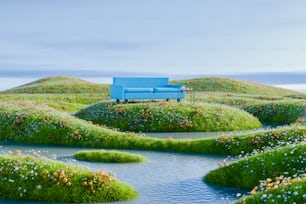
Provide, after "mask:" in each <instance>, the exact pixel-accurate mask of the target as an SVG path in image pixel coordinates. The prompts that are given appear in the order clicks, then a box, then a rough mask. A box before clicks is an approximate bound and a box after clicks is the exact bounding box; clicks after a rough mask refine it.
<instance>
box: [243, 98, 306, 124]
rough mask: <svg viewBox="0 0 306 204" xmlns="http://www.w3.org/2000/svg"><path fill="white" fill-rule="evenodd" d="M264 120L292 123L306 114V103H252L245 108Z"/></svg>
mask: <svg viewBox="0 0 306 204" xmlns="http://www.w3.org/2000/svg"><path fill="white" fill-rule="evenodd" d="M244 110H246V111H247V112H249V113H251V114H252V115H254V116H256V117H257V118H259V120H260V121H262V122H275V123H282V124H290V123H293V122H296V120H297V119H298V118H300V117H304V116H305V115H306V103H305V102H304V103H301V102H299V103H297V102H296V103H293V102H270V103H260V104H252V105H249V106H247V107H246V108H244Z"/></svg>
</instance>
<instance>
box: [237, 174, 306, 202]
mask: <svg viewBox="0 0 306 204" xmlns="http://www.w3.org/2000/svg"><path fill="white" fill-rule="evenodd" d="M265 182H266V181H265ZM269 184H270V185H271V186H272V187H271V189H269V190H263V191H260V192H257V193H255V194H253V195H249V196H244V197H243V198H242V199H240V200H239V201H237V202H236V203H237V204H257V203H267V204H283V203H297V204H298V203H301V204H302V203H305V202H306V198H305V197H306V194H305V192H306V177H305V176H304V177H303V178H295V179H290V178H287V179H281V178H278V180H277V181H274V182H267V184H266V185H269ZM277 186H278V187H277Z"/></svg>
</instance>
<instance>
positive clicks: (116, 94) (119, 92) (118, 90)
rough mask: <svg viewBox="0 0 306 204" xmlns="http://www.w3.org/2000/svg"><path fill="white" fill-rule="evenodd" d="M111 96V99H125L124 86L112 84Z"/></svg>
mask: <svg viewBox="0 0 306 204" xmlns="http://www.w3.org/2000/svg"><path fill="white" fill-rule="evenodd" d="M110 98H111V99H124V86H123V85H113V84H112V85H111V86H110Z"/></svg>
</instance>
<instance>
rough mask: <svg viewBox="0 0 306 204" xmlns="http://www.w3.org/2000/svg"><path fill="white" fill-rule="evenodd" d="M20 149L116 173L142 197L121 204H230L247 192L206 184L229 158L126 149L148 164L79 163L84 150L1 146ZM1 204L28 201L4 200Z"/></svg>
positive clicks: (3, 149)
mask: <svg viewBox="0 0 306 204" xmlns="http://www.w3.org/2000/svg"><path fill="white" fill-rule="evenodd" d="M16 149H19V150H22V152H24V153H25V154H26V153H31V152H33V150H36V151H40V153H41V155H43V156H46V157H48V158H51V159H56V160H59V161H63V162H67V163H72V164H77V165H81V166H84V167H86V168H89V169H91V170H98V169H101V170H104V171H112V172H113V173H114V174H115V176H116V177H117V178H119V179H120V180H121V181H123V182H126V183H128V184H130V185H132V186H133V187H134V188H136V190H137V191H138V192H139V194H140V195H139V197H138V198H137V199H135V200H133V201H125V202H117V203H126V204H140V203H141V204H142V203H151V204H161V203H167V204H174V203H215V204H227V203H232V202H233V201H234V200H235V199H236V194H237V193H245V191H243V190H240V189H234V188H224V187H217V186H212V185H208V184H206V183H203V182H202V177H203V175H205V174H207V173H208V172H209V171H210V170H213V169H215V168H217V167H218V162H222V161H223V159H225V158H226V156H216V155H194V154H178V153H168V152H151V151H135V150H126V151H127V152H132V153H138V154H142V155H144V156H145V157H147V159H148V160H147V161H146V162H144V163H133V164H106V163H90V162H84V161H77V160H75V159H73V158H72V155H73V154H74V153H75V152H76V151H78V150H84V148H73V147H55V146H43V145H23V144H16V143H4V142H2V143H0V154H5V153H7V151H9V150H12V151H15V150H16ZM0 203H18V204H19V203H25V202H24V201H23V202H18V201H8V200H0ZM26 203H29V204H32V203H38V202H26Z"/></svg>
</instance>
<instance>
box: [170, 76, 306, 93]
mask: <svg viewBox="0 0 306 204" xmlns="http://www.w3.org/2000/svg"><path fill="white" fill-rule="evenodd" d="M172 83H175V84H177V83H181V84H185V85H186V86H187V87H190V88H193V90H195V91H217V92H229V93H243V94H261V95H290V94H300V92H297V91H292V90H287V89H282V88H277V87H273V86H267V85H262V84H257V83H252V82H247V81H241V80H236V79H230V78H217V77H209V78H196V79H188V80H176V81H172Z"/></svg>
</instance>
